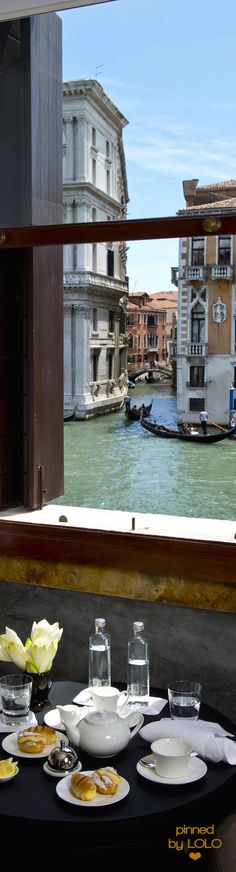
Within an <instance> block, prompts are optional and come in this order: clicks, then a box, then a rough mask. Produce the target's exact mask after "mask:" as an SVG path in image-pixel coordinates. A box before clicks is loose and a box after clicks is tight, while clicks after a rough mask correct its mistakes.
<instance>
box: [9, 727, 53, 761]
mask: <svg viewBox="0 0 236 872" xmlns="http://www.w3.org/2000/svg"><path fill="white" fill-rule="evenodd" d="M35 736H36V737H37V741H40V743H41V745H42V748H41V750H43V748H44V747H45V746H46V745H53V744H54V743H55V741H56V737H57V736H56V731H55V730H52V729H51V727H44V726H39V724H37V726H35V727H28V728H27V729H26V730H22V731H21V732H20V733H18V745H19V748H20V747H22V739H23V742H25V740H27V739H28V740H30V739H34V737H35ZM19 740H20V741H19ZM22 750H23V748H22ZM31 753H35V754H36V751H32V752H31Z"/></svg>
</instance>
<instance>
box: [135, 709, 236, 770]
mask: <svg viewBox="0 0 236 872" xmlns="http://www.w3.org/2000/svg"><path fill="white" fill-rule="evenodd" d="M229 735H231V736H232V735H233V733H229V732H227V731H226V730H224V729H223V727H221V726H220V724H213V723H211V722H210V721H202V720H200V719H199V720H198V721H194V722H193V721H192V722H191V724H190V723H188V722H186V721H185V722H184V721H183V719H181V723H180V722H179V721H177V720H171V718H162V719H161V720H160V721H153V723H151V724H147V725H146V726H145V727H142V728H141V730H140V736H142V739H144V740H145V741H146V742H149V744H151V743H152V742H154V741H155V739H162V738H164V737H165V736H168V737H170V736H171V737H172V736H183V737H184V738H185V739H187V741H188V742H190V745H192V749H193V751H196V752H197V754H199V756H200V757H203V758H204V759H206V760H211V762H212V763H219V762H220V761H223V762H225V763H230V764H231V765H232V766H233V765H235V764H236V743H235V742H232V740H231V739H229V738H227V736H229Z"/></svg>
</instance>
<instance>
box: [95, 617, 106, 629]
mask: <svg viewBox="0 0 236 872" xmlns="http://www.w3.org/2000/svg"><path fill="white" fill-rule="evenodd" d="M105 623H106V621H105V618H95V629H97V628H99V627H105Z"/></svg>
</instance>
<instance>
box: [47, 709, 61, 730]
mask: <svg viewBox="0 0 236 872" xmlns="http://www.w3.org/2000/svg"><path fill="white" fill-rule="evenodd" d="M44 723H45V724H47V727H53V729H54V730H62V732H63V731H64V732H65V729H66V728H65V724H63V723H62V721H61V720H60V715H59V712H58V711H57V709H51V711H50V712H46V714H45V715H44Z"/></svg>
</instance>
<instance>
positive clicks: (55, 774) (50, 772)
mask: <svg viewBox="0 0 236 872" xmlns="http://www.w3.org/2000/svg"><path fill="white" fill-rule="evenodd" d="M43 769H44V772H46V775H51V776H52V778H66V776H67V775H68V772H55V770H54V769H51V767H50V766H49V765H48V761H47V760H45V763H44V764H43ZM81 769H82V763H81V762H80V760H79V762H78V763H77V766H74V769H71V770H70V773H69V774H70V775H73V773H74V772H80V770H81Z"/></svg>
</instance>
